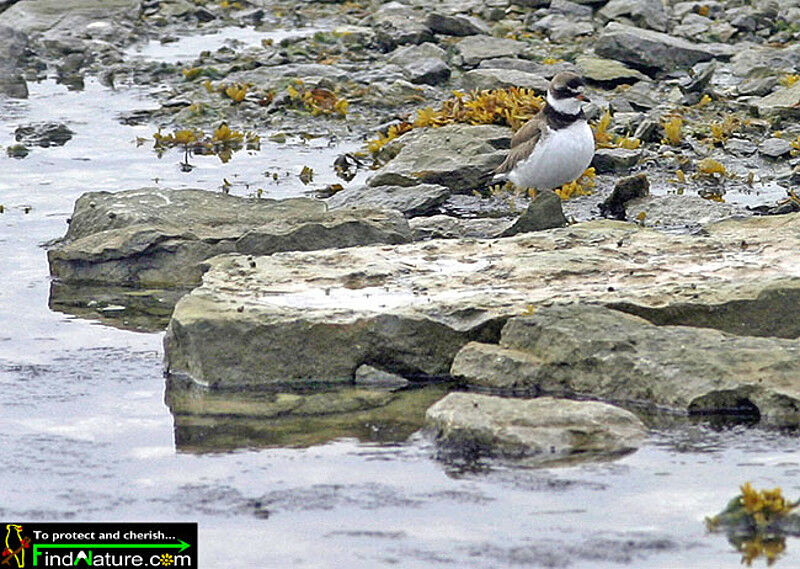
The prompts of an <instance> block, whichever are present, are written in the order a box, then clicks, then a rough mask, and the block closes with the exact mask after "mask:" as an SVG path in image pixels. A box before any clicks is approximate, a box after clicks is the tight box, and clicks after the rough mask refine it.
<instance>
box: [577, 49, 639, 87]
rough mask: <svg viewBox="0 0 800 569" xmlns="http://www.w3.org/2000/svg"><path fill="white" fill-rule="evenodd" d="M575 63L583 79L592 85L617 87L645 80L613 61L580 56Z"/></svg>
mask: <svg viewBox="0 0 800 569" xmlns="http://www.w3.org/2000/svg"><path fill="white" fill-rule="evenodd" d="M575 63H576V64H577V66H578V69H579V70H580V72H581V75H583V78H584V79H586V80H587V81H590V82H592V83H600V84H604V85H606V84H607V85H619V84H622V83H635V82H636V81H641V80H643V79H645V80H646V79H647V76H646V75H645V74H644V73H642V72H641V71H637V70H635V69H631V68H630V67H628V66H627V65H625V64H624V63H620V62H619V61H615V60H613V59H602V58H599V57H590V56H585V55H580V56H578V58H577V59H576V60H575Z"/></svg>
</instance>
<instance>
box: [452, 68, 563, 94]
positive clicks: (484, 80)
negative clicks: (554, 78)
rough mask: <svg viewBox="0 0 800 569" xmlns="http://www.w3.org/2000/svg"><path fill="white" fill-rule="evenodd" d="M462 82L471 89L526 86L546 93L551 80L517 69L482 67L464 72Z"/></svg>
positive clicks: (481, 89) (466, 87)
mask: <svg viewBox="0 0 800 569" xmlns="http://www.w3.org/2000/svg"><path fill="white" fill-rule="evenodd" d="M462 84H463V85H464V88H465V89H468V90H470V91H472V90H477V91H484V90H486V91H488V90H491V89H502V88H505V87H524V88H527V89H533V90H534V91H536V92H538V93H546V92H547V87H548V85H549V84H550V81H548V80H547V79H545V78H544V77H542V76H541V75H536V74H534V73H527V72H525V71H517V70H516V69H486V68H483V67H481V68H479V69H471V70H470V71H467V72H466V73H464V75H463V77H462Z"/></svg>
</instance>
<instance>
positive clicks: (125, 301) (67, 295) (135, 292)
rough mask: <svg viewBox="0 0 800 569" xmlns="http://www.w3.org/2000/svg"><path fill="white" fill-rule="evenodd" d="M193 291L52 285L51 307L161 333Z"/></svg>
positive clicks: (102, 322) (122, 326)
mask: <svg viewBox="0 0 800 569" xmlns="http://www.w3.org/2000/svg"><path fill="white" fill-rule="evenodd" d="M189 290H190V289H183V288H176V289H152V288H131V287H121V286H120V287H112V286H98V285H88V284H81V285H75V284H66V283H61V282H58V281H53V282H52V283H50V297H49V299H48V306H49V307H50V309H51V310H53V311H55V312H61V313H63V314H69V315H71V316H76V317H78V318H83V319H86V320H96V321H98V322H100V323H101V324H104V325H106V326H113V327H114V328H119V329H120V330H132V331H134V332H161V331H163V330H165V329H166V327H167V324H169V319H170V317H171V316H172V310H173V309H174V308H175V304H176V303H177V302H178V300H180V298H181V297H182V296H183V295H184V294H186V293H187V292H189Z"/></svg>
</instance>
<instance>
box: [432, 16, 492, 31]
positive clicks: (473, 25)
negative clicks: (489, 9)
mask: <svg viewBox="0 0 800 569" xmlns="http://www.w3.org/2000/svg"><path fill="white" fill-rule="evenodd" d="M425 24H426V25H427V26H428V27H429V28H430V29H431V30H433V31H434V32H436V33H437V34H444V35H447V36H472V35H476V34H490V33H491V29H490V28H489V26H487V25H486V24H485V23H484V22H483V21H481V20H479V19H478V18H474V17H472V16H464V15H462V14H456V15H454V16H448V15H446V14H440V13H438V12H431V13H430V14H428V17H427V19H426V20H425Z"/></svg>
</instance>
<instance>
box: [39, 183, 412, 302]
mask: <svg viewBox="0 0 800 569" xmlns="http://www.w3.org/2000/svg"><path fill="white" fill-rule="evenodd" d="M410 240H411V231H410V229H409V227H408V223H407V222H406V220H405V219H404V218H403V217H402V215H401V214H400V213H399V212H394V211H391V210H341V211H337V212H326V211H325V204H324V202H321V201H318V200H311V199H306V198H299V199H288V200H267V199H248V198H239V197H234V196H226V195H223V194H219V193H214V192H206V191H201V190H165V189H156V188H149V189H148V188H144V189H141V190H131V191H124V192H117V193H110V192H91V193H87V194H84V195H83V196H81V197H80V198H79V199H78V201H77V202H76V204H75V211H74V212H73V215H72V219H71V222H70V226H69V229H68V231H67V234H66V236H65V237H64V238H63V239H61V240H60V241H58V242H56V243H55V244H54V245H53V246H52V247H51V248H50V249H49V251H48V253H47V257H48V261H49V263H50V272H51V274H52V275H53V276H54V277H56V278H58V279H60V280H62V281H64V282H97V283H108V284H118V285H137V286H138V285H154V286H180V285H191V284H197V283H198V282H200V277H201V276H202V273H203V266H202V265H203V262H204V261H205V259H207V258H209V257H212V256H214V255H219V254H220V253H227V252H234V251H238V252H240V253H245V254H254V255H264V254H270V253H273V252H275V251H289V250H306V251H308V250H313V249H322V248H328V247H349V246H354V245H363V244H368V243H380V242H382V243H403V242H407V241H410Z"/></svg>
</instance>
